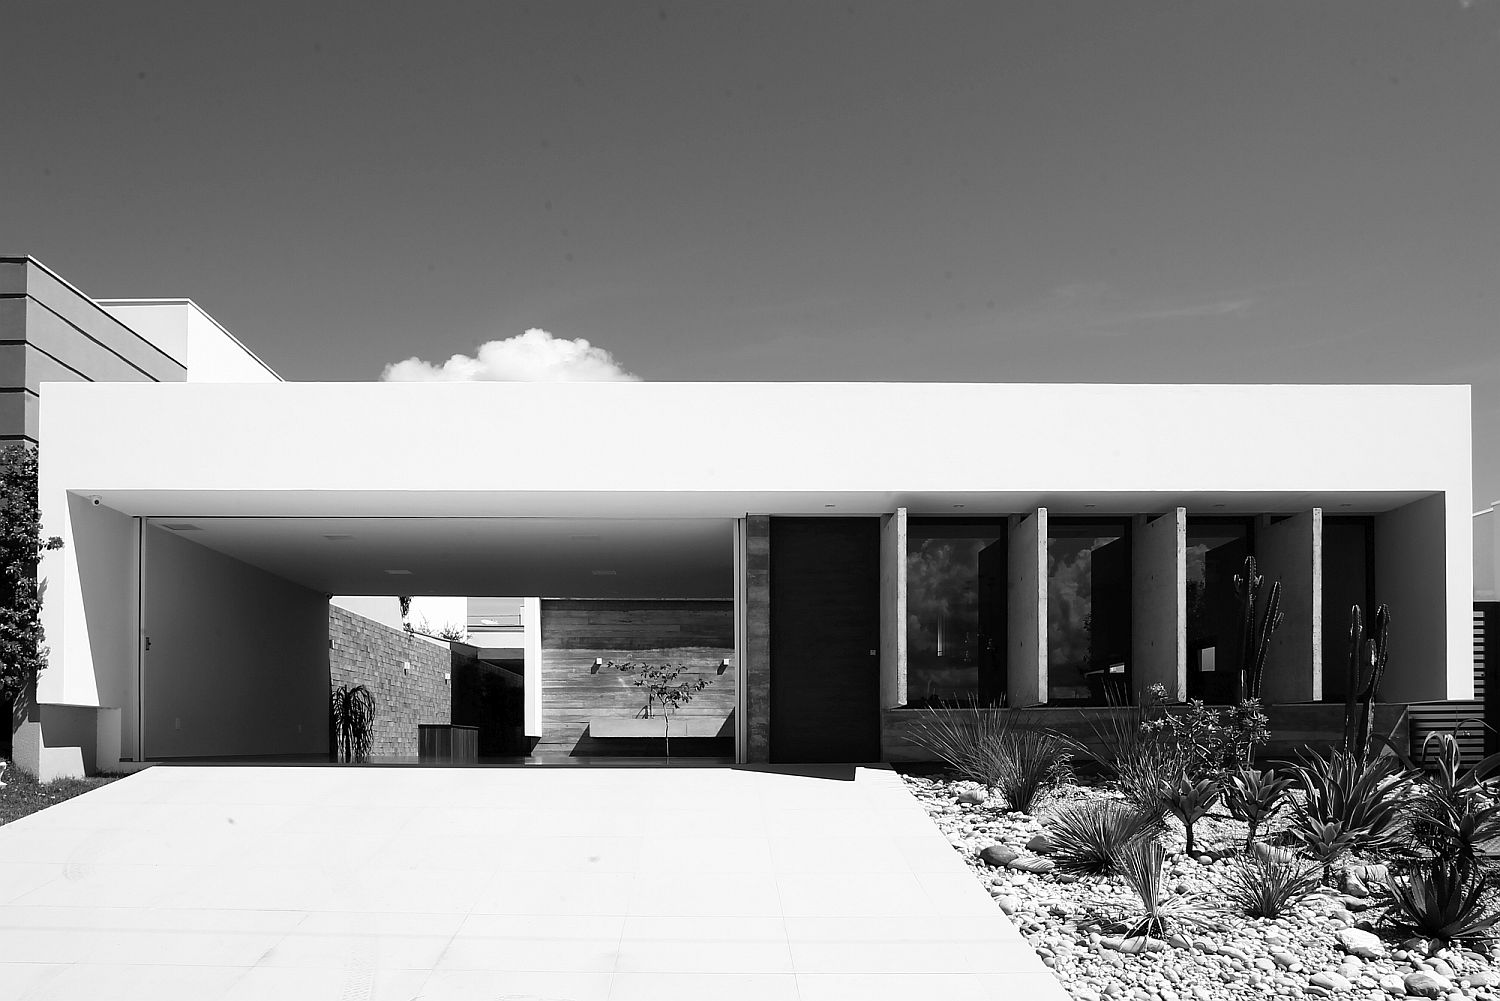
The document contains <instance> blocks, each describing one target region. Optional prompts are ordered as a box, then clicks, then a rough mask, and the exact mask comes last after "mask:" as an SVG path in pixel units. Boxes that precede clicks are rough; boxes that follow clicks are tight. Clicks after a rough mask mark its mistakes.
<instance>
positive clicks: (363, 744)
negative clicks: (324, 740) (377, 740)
mask: <svg viewBox="0 0 1500 1001" xmlns="http://www.w3.org/2000/svg"><path fill="white" fill-rule="evenodd" d="M374 726H375V696H373V695H371V694H370V690H369V689H368V688H366V687H365V686H364V685H352V686H351V685H340V686H339V687H338V688H335V689H334V690H333V692H332V694H331V695H330V696H329V700H328V737H329V743H330V744H331V745H332V747H331V748H330V750H331V751H332V752H333V760H334V761H344V762H350V761H364V760H366V759H367V758H369V756H370V736H371V732H372V731H373V729H374Z"/></svg>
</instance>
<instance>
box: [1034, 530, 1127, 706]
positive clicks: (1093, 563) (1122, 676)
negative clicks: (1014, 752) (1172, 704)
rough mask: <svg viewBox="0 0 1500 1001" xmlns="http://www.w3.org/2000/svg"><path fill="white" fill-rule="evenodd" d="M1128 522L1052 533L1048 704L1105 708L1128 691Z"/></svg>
mask: <svg viewBox="0 0 1500 1001" xmlns="http://www.w3.org/2000/svg"><path fill="white" fill-rule="evenodd" d="M1130 591H1131V585H1130V523H1129V521H1127V520H1124V519H1118V520H1113V519H1112V520H1099V521H1085V520H1081V519H1071V518H1054V519H1051V520H1050V521H1049V523H1048V526H1047V676H1048V685H1047V688H1048V701H1049V702H1052V703H1055V704H1061V705H1107V704H1109V703H1111V702H1119V701H1126V699H1127V695H1128V693H1129V691H1130Z"/></svg>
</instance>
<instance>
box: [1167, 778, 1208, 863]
mask: <svg viewBox="0 0 1500 1001" xmlns="http://www.w3.org/2000/svg"><path fill="white" fill-rule="evenodd" d="M1220 792H1221V788H1220V786H1219V783H1218V781H1217V780H1216V779H1197V780H1194V779H1193V778H1191V777H1190V776H1188V775H1179V776H1177V780H1176V781H1175V782H1173V783H1172V784H1171V785H1169V786H1168V787H1167V789H1166V792H1165V794H1164V796H1163V801H1164V802H1165V803H1166V805H1167V809H1168V810H1169V811H1170V812H1171V814H1172V816H1174V817H1176V818H1177V819H1178V820H1180V821H1182V826H1183V827H1184V828H1185V829H1186V830H1187V853H1188V854H1189V855H1192V854H1194V848H1193V825H1194V824H1196V823H1197V822H1198V821H1200V820H1202V819H1203V818H1204V817H1205V816H1207V815H1208V811H1209V810H1211V809H1213V805H1214V804H1215V803H1217V802H1218V801H1219V793H1220Z"/></svg>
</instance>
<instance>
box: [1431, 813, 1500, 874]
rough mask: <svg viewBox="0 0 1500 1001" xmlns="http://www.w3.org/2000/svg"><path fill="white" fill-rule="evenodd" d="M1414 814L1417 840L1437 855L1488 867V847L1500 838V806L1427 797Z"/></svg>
mask: <svg viewBox="0 0 1500 1001" xmlns="http://www.w3.org/2000/svg"><path fill="white" fill-rule="evenodd" d="M1414 814H1415V817H1414V819H1415V823H1414V824H1413V830H1414V832H1416V836H1417V839H1418V840H1419V841H1421V842H1423V843H1424V844H1425V845H1426V846H1427V847H1428V848H1429V849H1430V850H1431V851H1432V852H1433V853H1434V854H1436V855H1438V856H1441V857H1444V858H1450V859H1455V860H1463V861H1465V862H1469V863H1473V864H1475V865H1479V866H1483V865H1487V864H1489V857H1488V853H1487V852H1486V851H1485V846H1486V845H1488V844H1489V843H1490V842H1493V841H1495V840H1496V839H1497V838H1500V805H1496V804H1486V803H1481V802H1480V801H1478V800H1477V799H1472V800H1467V801H1464V802H1460V803H1456V804H1455V803H1450V802H1448V801H1447V800H1445V799H1442V798H1441V797H1438V796H1428V797H1424V798H1423V799H1422V800H1421V801H1420V803H1419V805H1418V806H1417V808H1416V810H1415V811H1414Z"/></svg>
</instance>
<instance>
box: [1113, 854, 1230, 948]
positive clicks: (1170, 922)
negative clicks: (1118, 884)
mask: <svg viewBox="0 0 1500 1001" xmlns="http://www.w3.org/2000/svg"><path fill="white" fill-rule="evenodd" d="M1166 858H1167V850H1166V849H1165V848H1164V847H1162V844H1161V842H1160V841H1158V840H1156V839H1155V838H1141V839H1138V840H1137V841H1135V842H1133V843H1132V844H1131V845H1130V847H1129V848H1127V849H1126V850H1125V852H1124V853H1123V854H1122V855H1121V857H1120V875H1121V876H1122V877H1124V880H1125V885H1126V886H1128V887H1130V889H1131V890H1133V891H1134V892H1135V895H1136V899H1137V900H1138V901H1139V902H1140V905H1141V915H1142V916H1141V917H1140V918H1139V919H1137V920H1136V922H1135V923H1134V925H1132V926H1131V929H1130V932H1129V934H1130V935H1132V936H1135V935H1151V936H1155V937H1160V936H1161V935H1163V934H1164V933H1165V932H1166V931H1167V929H1169V928H1171V927H1173V926H1174V925H1176V924H1203V923H1206V922H1207V921H1208V920H1209V911H1208V908H1206V907H1204V906H1203V904H1202V902H1201V901H1200V900H1199V899H1198V898H1197V897H1194V896H1189V895H1178V894H1166V895H1164V894H1163V893H1162V888H1161V873H1162V867H1163V864H1164V863H1165V862H1166Z"/></svg>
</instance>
